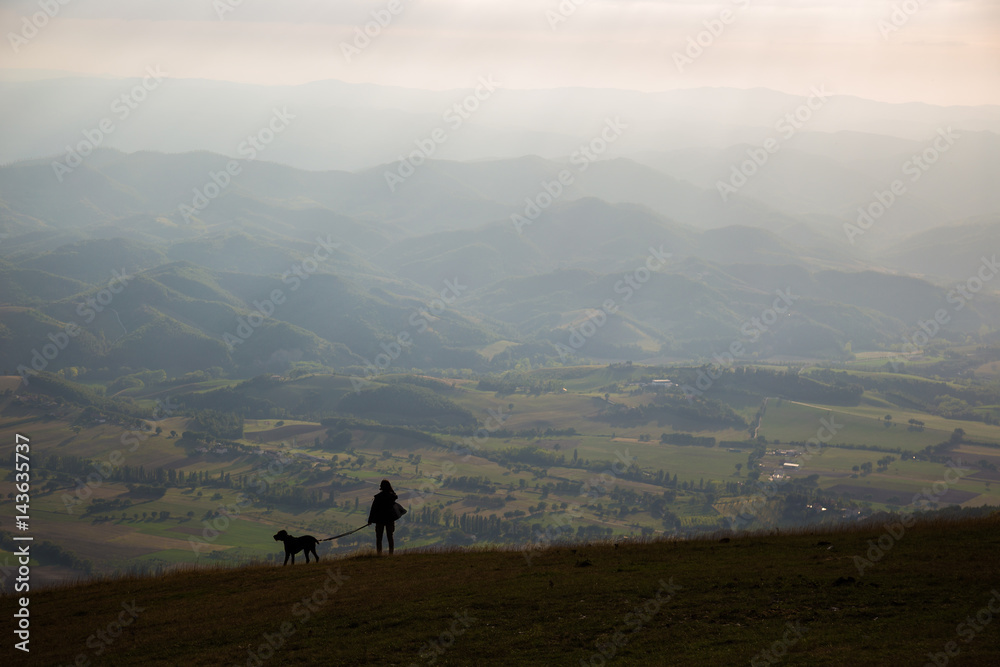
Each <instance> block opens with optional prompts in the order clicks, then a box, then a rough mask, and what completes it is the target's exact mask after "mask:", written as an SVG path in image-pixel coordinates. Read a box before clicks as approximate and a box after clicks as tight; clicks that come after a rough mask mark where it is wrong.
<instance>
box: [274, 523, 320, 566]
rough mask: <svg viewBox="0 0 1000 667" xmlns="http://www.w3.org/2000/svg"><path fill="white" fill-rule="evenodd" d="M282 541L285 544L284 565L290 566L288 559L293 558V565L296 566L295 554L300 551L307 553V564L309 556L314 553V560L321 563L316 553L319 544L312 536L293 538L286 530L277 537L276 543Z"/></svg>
mask: <svg viewBox="0 0 1000 667" xmlns="http://www.w3.org/2000/svg"><path fill="white" fill-rule="evenodd" d="M279 540H280V541H281V542H284V543H285V562H284V563H283V565H288V559H289V557H291V559H292V565H295V554H297V553H298V552H300V551H305V552H306V562H307V563H308V562H309V554H310V553H312V555H313V558H315V559H316V562H317V563H318V562H319V554H318V553H316V545H317V544H319V540H317V539H316V538H315V537H313V536H312V535H303V536H302V537H292V536H291V535H289V534H288V533H287V532H286V531H284V530H279V531H278V532H277V533H276V534H275V536H274V541H275V542H277V541H279Z"/></svg>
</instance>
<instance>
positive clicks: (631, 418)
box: [599, 394, 747, 429]
mask: <svg viewBox="0 0 1000 667" xmlns="http://www.w3.org/2000/svg"><path fill="white" fill-rule="evenodd" d="M599 418H600V419H603V420H605V421H607V422H608V423H610V424H614V425H620V426H638V425H641V424H646V423H648V422H651V421H655V422H657V423H658V424H660V425H664V424H671V425H674V426H676V427H680V428H684V427H687V428H692V427H696V426H706V427H711V428H713V429H717V428H723V427H733V428H741V429H743V428H747V422H746V420H745V419H744V418H743V417H741V416H740V415H739V414H737V413H736V411H735V410H733V409H732V408H731V407H729V406H728V405H726V404H725V403H722V402H720V401H717V400H714V399H710V398H704V397H699V398H695V399H693V400H691V401H688V399H686V398H685V397H684V396H682V395H679V394H663V395H660V396H657V397H656V398H654V399H653V401H651V402H650V403H647V404H645V405H639V406H636V407H628V406H626V405H624V404H623V403H609V404H607V405H606V406H605V409H604V411H603V412H602V413H601V416H600V417H599Z"/></svg>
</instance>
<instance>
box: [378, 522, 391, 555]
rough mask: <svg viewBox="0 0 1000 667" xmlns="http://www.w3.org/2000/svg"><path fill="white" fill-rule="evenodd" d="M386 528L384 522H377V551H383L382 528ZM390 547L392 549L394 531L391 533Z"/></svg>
mask: <svg viewBox="0 0 1000 667" xmlns="http://www.w3.org/2000/svg"><path fill="white" fill-rule="evenodd" d="M384 528H385V524H384V523H376V524H375V553H377V554H380V553H382V529H384ZM389 549H390V550H391V549H392V533H389Z"/></svg>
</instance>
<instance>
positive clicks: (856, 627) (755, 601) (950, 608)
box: [2, 514, 1000, 666]
mask: <svg viewBox="0 0 1000 667" xmlns="http://www.w3.org/2000/svg"><path fill="white" fill-rule="evenodd" d="M998 528H1000V519H998V515H997V514H993V515H991V516H989V517H986V518H978V519H967V520H945V519H938V520H935V521H929V522H922V523H918V524H916V525H915V526H911V527H909V528H905V527H901V526H891V525H890V526H889V527H888V528H887V527H885V526H882V525H874V524H873V525H869V526H866V527H854V528H851V529H845V530H840V531H836V530H834V531H827V532H802V533H798V534H781V535H778V534H768V535H763V534H760V535H748V536H741V537H733V538H731V539H729V540H726V539H725V538H722V539H718V538H712V539H701V540H692V541H657V542H647V543H640V542H622V543H619V544H614V543H602V544H578V545H571V546H559V547H553V548H551V549H547V550H535V551H531V552H528V553H527V554H526V553H524V552H518V551H514V550H508V551H505V550H451V551H440V552H431V553H426V552H425V553H421V552H409V553H401V554H397V555H396V556H394V557H393V558H391V559H390V558H387V557H383V558H375V557H373V556H372V555H370V554H363V555H356V556H353V557H349V558H342V559H329V558H327V559H324V561H322V562H321V563H320V564H318V565H317V564H310V565H303V564H298V565H296V566H294V567H284V568H282V567H276V566H248V567H240V568H229V569H215V570H205V569H202V570H197V571H187V572H174V573H171V574H168V575H165V576H161V577H149V578H129V577H126V578H119V579H114V580H110V581H105V582H92V583H87V584H82V585H77V586H66V587H60V588H54V589H49V590H45V591H41V592H35V593H32V594H31V605H30V609H31V619H32V625H31V627H32V631H33V632H32V640H31V649H32V650H31V656H30V664H33V665H35V664H37V665H41V664H45V665H51V664H80V665H85V664H107V665H136V664H143V665H236V664H239V665H247V664H249V665H260V664H273V665H278V664H282V665H286V664H368V663H371V664H376V663H377V664H385V665H430V664H436V665H467V664H511V665H513V664H519V665H523V664H572V665H577V664H581V665H591V664H592V665H601V664H604V662H605V660H607V661H608V662H611V661H613V662H614V663H615V664H619V665H650V664H664V665H680V664H711V665H734V664H748V663H749V664H752V665H765V664H778V663H781V664H786V665H889V664H914V665H920V664H925V663H927V662H928V661H930V660H931V659H932V658H931V656H936V658H935V659H937V660H938V661H939V662H938V664H946V663H945V662H943V661H944V660H947V664H956V665H963V666H964V665H970V666H971V665H992V664H996V660H997V656H998V649H997V646H998V633H1000V623H997V622H992V621H993V617H994V616H996V614H994V613H992V612H990V611H989V607H988V605H989V604H991V603H992V604H993V607H994V609H996V608H997V607H998V605H1000V597H995V596H997V595H998V594H997V593H996V591H997V590H1000V572H998V570H997V563H998V557H997V553H998V552H997V549H998V548H1000V531H998ZM900 531H902V532H900ZM893 533H894V534H895V537H892V536H891V534H893ZM879 544H881V545H882V546H881V547H880V548H878V547H874V546H873V545H879ZM879 549H881V552H880V551H879ZM869 558H871V560H868V559H869ZM860 559H865V560H867V561H868V564H865V562H864V561H862V560H860ZM13 603H14V600H13V599H12V598H11V597H10V596H6V597H4V598H2V607H3V615H4V616H5V617H8V618H9V612H10V611H11V609H12V607H13ZM977 616H978V621H977V620H976V619H977ZM970 617H971V619H970ZM967 619H970V620H971V623H970V620H967ZM116 621H123V622H124V623H125V624H126V625H125V627H124V628H123V629H122V630H121V631H119V628H118V627H117V626H116V625H115V624H114V623H115V622H116ZM977 628H978V629H977ZM269 641H270V644H271V645H274V646H276V647H277V648H276V649H274V650H273V651H272V649H271V648H270V645H269V644H268V642H269ZM951 642H954V643H953V644H952V643H951ZM602 651H603V655H602ZM947 651H951V653H952V655H951V656H948V654H947ZM12 652H14V651H13V649H12V648H11V647H10V646H9V645H8V646H5V647H4V653H5V655H7V656H9V655H10V654H11V653H12ZM98 652H99V654H98ZM786 652H787V653H786ZM272 653H273V655H272ZM929 654H930V655H929ZM81 656H82V657H81ZM15 658H16V659H17V663H16V664H29V663H28V662H27V661H25V660H24V659H23V658H22V657H21V656H15ZM261 658H263V660H261ZM74 661H77V662H74ZM5 662H6V663H7V664H11V663H10V662H7V658H5Z"/></svg>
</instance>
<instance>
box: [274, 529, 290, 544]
mask: <svg viewBox="0 0 1000 667" xmlns="http://www.w3.org/2000/svg"><path fill="white" fill-rule="evenodd" d="M287 537H288V532H287V531H284V530H279V531H278V532H277V533H275V535H274V541H275V542H277V541H279V540H285V539H286V538H287Z"/></svg>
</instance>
